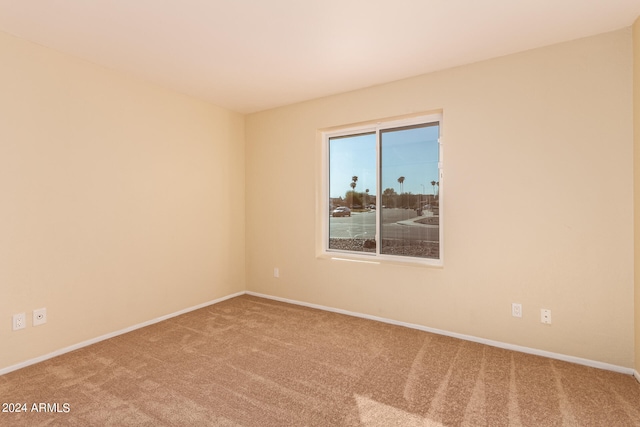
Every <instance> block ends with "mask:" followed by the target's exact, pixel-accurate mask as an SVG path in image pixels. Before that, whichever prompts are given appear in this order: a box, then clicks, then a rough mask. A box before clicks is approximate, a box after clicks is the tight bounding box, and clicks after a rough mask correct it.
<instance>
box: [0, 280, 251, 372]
mask: <svg viewBox="0 0 640 427" xmlns="http://www.w3.org/2000/svg"><path fill="white" fill-rule="evenodd" d="M244 294H245V292H244V291H242V292H237V293H235V294H231V295H227V296H224V297H222V298H218V299H215V300H212V301H208V302H205V303H202V304H198V305H195V306H193V307H188V308H185V309H184V310H180V311H176V312H175V313H170V314H167V315H165V316H160V317H157V318H155V319H151V320H148V321H146V322H142V323H138V324H137V325H133V326H129V327H127V328H124V329H120V330H119V331H115V332H110V333H108V334H104V335H100V336H99V337H96V338H91V339H89V340H86V341H82V342H79V343H77V344H74V345H70V346H69V347H64V348H61V349H60V350H56V351H54V352H51V353H48V354H45V355H43V356H39V357H34V358H33V359H29V360H26V361H24V362H20V363H17V364H15V365H11V366H8V367H6V368H2V369H0V376H1V375H4V374H8V373H9V372H12V371H16V370H18V369H21V368H25V367H27V366H30V365H34V364H36V363H39V362H44V361H45V360H48V359H52V358H54V357H56V356H60V355H62V354H65V353H69V352H71V351H74V350H77V349H79V348H82V347H87V346H89V345H91V344H95V343H97V342H100V341H104V340H108V339H109V338H113V337H116V336H118V335H122V334H126V333H127V332H131V331H135V330H136V329H140V328H144V327H145V326H149V325H153V324H154V323H158V322H162V321H163V320H167V319H171V318H172V317H176V316H180V315H181V314H185V313H189V312H190V311H194V310H198V309H200V308H204V307H208V306H210V305H213V304H217V303H219V302H222V301H225V300H228V299H230V298H234V297H237V296H240V295H244Z"/></svg>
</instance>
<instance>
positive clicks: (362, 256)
mask: <svg viewBox="0 0 640 427" xmlns="http://www.w3.org/2000/svg"><path fill="white" fill-rule="evenodd" d="M442 116H443V115H442V113H441V112H438V113H431V114H422V115H417V116H412V117H406V118H400V119H398V118H396V119H389V120H380V121H376V122H372V123H366V124H360V125H351V126H344V127H339V128H333V129H328V130H322V131H320V133H319V136H320V138H321V148H322V155H321V170H322V173H321V183H320V187H321V188H320V191H319V195H320V200H319V202H320V203H319V206H320V209H321V210H320V212H319V215H318V216H319V227H318V229H319V233H318V237H319V238H320V239H321V245H319V249H320V253H319V255H320V256H321V257H323V258H330V259H334V260H340V261H354V262H365V263H374V264H380V263H403V264H414V265H421V266H432V267H442V266H443V265H444V242H443V240H444V239H443V236H444V232H443V231H444V221H443V219H444V215H443V213H444V199H445V197H444V173H443V137H442V134H443V120H442ZM433 122H438V126H439V138H438V148H439V150H438V176H439V181H438V182H439V186H438V201H439V252H438V253H439V257H438V258H419V257H411V256H402V255H388V254H381V253H380V246H381V245H380V237H379V236H380V235H381V234H380V218H379V215H380V209H381V205H382V190H383V189H382V188H381V186H382V184H381V181H380V173H381V171H380V168H381V154H380V132H381V131H383V130H387V129H394V128H401V127H405V126H414V125H421V124H426V123H433ZM374 132H375V134H376V252H375V253H371V252H355V251H344V250H338V249H329V221H330V219H329V216H330V213H329V207H330V196H329V166H330V165H329V140H330V139H331V138H335V137H341V136H349V135H356V134H363V133H374Z"/></svg>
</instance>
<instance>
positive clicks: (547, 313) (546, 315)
mask: <svg viewBox="0 0 640 427" xmlns="http://www.w3.org/2000/svg"><path fill="white" fill-rule="evenodd" d="M540 321H541V322H542V323H544V324H546V325H550V324H551V310H549V309H548V308H543V309H541V310H540Z"/></svg>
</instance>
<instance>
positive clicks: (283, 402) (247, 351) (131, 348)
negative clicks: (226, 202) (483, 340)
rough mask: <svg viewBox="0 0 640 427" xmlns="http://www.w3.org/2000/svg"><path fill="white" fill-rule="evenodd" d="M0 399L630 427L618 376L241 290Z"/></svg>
mask: <svg viewBox="0 0 640 427" xmlns="http://www.w3.org/2000/svg"><path fill="white" fill-rule="evenodd" d="M0 396H1V399H0V400H1V402H2V403H3V405H4V404H5V403H6V404H9V403H13V404H16V403H18V404H20V407H21V408H25V409H26V412H20V413H16V412H0V425H2V426H39V425H64V426H110V425H111V426H129V425H131V426H146V425H148V426H207V425H211V426H491V427H493V426H536V427H539V426H640V384H639V383H638V382H637V381H636V380H635V379H634V378H633V377H631V376H628V375H623V374H618V373H614V372H608V371H603V370H599V369H594V368H589V367H584V366H579V365H574V364H570V363H566V362H561V361H557V360H552V359H546V358H542V357H538V356H532V355H527V354H523V353H517V352H512V351H508V350H503V349H499V348H494V347H490V346H485V345H481V344H476V343H472V342H468V341H462V340H457V339H454V338H448V337H444V336H439V335H433V334H429V333H426V332H421V331H417V330H412V329H407V328H403V327H399V326H392V325H388V324H384V323H378V322H374V321H371V320H365V319H360V318H355V317H350V316H344V315H340V314H335V313H329V312H324V311H319V310H314V309H310V308H305V307H299V306H295V305H289V304H284V303H279V302H275V301H271V300H265V299H261V298H257V297H252V296H247V295H245V296H241V297H237V298H233V299H231V300H227V301H224V302H222V303H219V304H216V305H214V306H211V307H207V308H203V309H200V310H197V311H194V312H191V313H188V314H185V315H182V316H179V317H176V318H173V319H170V320H167V321H164V322H161V323H158V324H155V325H152V326H149V327H146V328H143V329H139V330H137V331H134V332H131V333H128V334H125V335H121V336H118V337H116V338H112V339H109V340H107V341H103V342H100V343H98V344H94V345H92V346H89V347H85V348H83V349H80V350H77V351H74V352H72V353H68V354H65V355H63V356H60V357H57V358H54V359H51V360H48V361H45V362H42V363H40V364H37V365H34V366H30V367H27V368H24V369H21V370H18V371H15V372H11V373H9V374H6V375H4V376H1V377H0ZM23 403H25V404H26V406H22V404H23ZM34 404H35V408H36V409H39V410H43V412H37V411H34V410H33V409H34ZM41 404H44V405H41ZM13 408H14V409H15V405H14V407H13ZM2 409H9V408H8V406H7V405H5V406H4V407H3V408H2ZM44 410H46V412H44ZM51 411H53V412H51Z"/></svg>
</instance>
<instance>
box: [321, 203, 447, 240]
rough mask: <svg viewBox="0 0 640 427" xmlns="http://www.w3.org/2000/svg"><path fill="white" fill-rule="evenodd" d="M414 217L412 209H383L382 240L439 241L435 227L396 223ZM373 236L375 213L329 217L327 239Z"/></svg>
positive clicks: (438, 234) (356, 213) (366, 237)
mask: <svg viewBox="0 0 640 427" xmlns="http://www.w3.org/2000/svg"><path fill="white" fill-rule="evenodd" d="M415 217H416V211H415V210H413V209H384V210H383V211H382V230H381V231H382V238H383V239H404V240H422V241H430V242H437V241H439V240H440V233H439V227H438V226H437V225H422V224H415V225H403V224H399V223H398V222H400V221H407V220H409V219H412V218H415ZM405 224H406V222H405ZM375 234H376V213H375V211H371V212H352V213H351V216H350V217H336V218H334V217H330V219H329V237H332V238H351V239H373V238H374V237H375Z"/></svg>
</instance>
